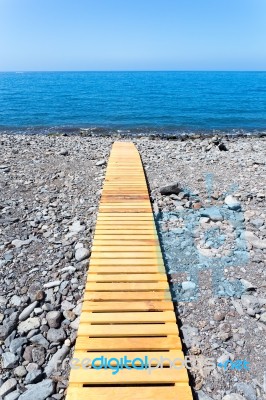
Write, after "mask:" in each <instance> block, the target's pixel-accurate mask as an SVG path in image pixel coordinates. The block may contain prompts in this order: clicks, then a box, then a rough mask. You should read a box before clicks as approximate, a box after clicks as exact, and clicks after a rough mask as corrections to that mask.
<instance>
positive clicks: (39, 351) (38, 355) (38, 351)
mask: <svg viewBox="0 0 266 400" xmlns="http://www.w3.org/2000/svg"><path fill="white" fill-rule="evenodd" d="M32 361H33V362H34V363H35V364H37V365H38V366H39V367H41V366H42V365H43V363H44V361H45V350H44V348H43V347H41V346H37V347H33V349H32Z"/></svg>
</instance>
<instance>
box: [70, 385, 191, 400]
mask: <svg viewBox="0 0 266 400" xmlns="http://www.w3.org/2000/svg"><path fill="white" fill-rule="evenodd" d="M67 399H68V400H110V399H114V400H193V397H192V394H191V389H190V387H189V386H188V385H187V384H182V385H181V384H179V386H177V385H175V386H163V387H160V386H154V387H143V386H142V387H138V386H134V387H122V386H116V387H83V388H72V387H69V388H68V391H67Z"/></svg>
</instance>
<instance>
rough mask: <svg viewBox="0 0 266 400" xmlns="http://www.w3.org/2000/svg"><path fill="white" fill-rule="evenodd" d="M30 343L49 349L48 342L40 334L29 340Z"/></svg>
mask: <svg viewBox="0 0 266 400" xmlns="http://www.w3.org/2000/svg"><path fill="white" fill-rule="evenodd" d="M30 341H31V342H32V343H35V344H39V345H40V346H43V347H44V348H45V349H48V347H49V342H48V340H46V339H45V337H43V335H42V334H38V335H35V336H32V337H31V338H30Z"/></svg>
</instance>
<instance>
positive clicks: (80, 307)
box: [73, 303, 82, 316]
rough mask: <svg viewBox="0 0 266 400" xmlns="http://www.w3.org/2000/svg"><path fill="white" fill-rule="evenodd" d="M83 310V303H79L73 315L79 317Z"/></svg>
mask: <svg viewBox="0 0 266 400" xmlns="http://www.w3.org/2000/svg"><path fill="white" fill-rule="evenodd" d="M81 310H82V303H79V304H78V305H77V306H76V307H75V308H74V309H73V313H74V314H76V315H78V316H79V315H80V314H81Z"/></svg>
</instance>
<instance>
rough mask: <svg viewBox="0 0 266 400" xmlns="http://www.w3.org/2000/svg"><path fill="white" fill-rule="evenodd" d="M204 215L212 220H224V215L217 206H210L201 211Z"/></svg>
mask: <svg viewBox="0 0 266 400" xmlns="http://www.w3.org/2000/svg"><path fill="white" fill-rule="evenodd" d="M200 215H201V216H202V217H207V218H210V219H211V220H212V221H214V222H217V221H223V216H222V214H221V213H220V211H219V209H218V208H217V207H209V208H205V209H203V210H201V211H200Z"/></svg>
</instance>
